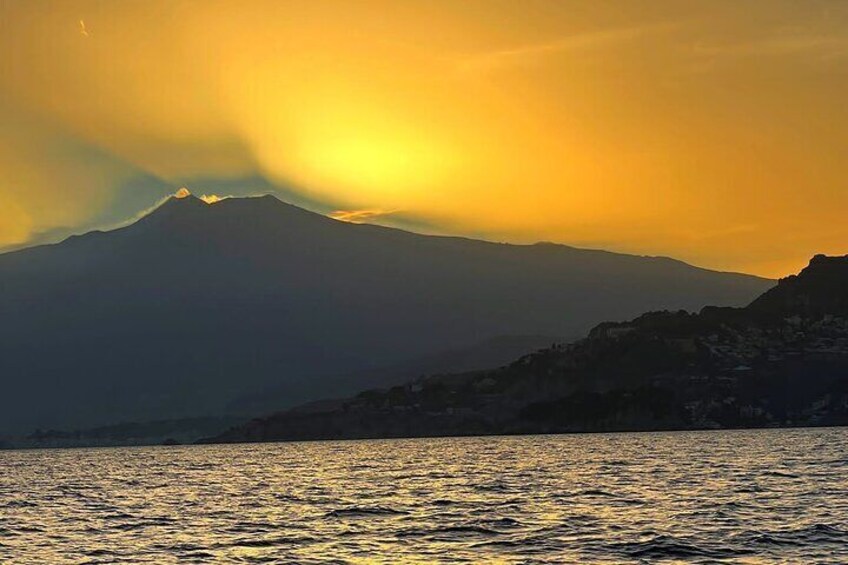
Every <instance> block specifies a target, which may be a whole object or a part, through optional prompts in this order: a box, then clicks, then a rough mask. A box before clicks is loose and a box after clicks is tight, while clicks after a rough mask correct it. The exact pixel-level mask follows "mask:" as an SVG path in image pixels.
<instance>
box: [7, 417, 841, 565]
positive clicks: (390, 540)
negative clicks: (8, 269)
mask: <svg viewBox="0 0 848 565" xmlns="http://www.w3.org/2000/svg"><path fill="white" fill-rule="evenodd" d="M846 462H848V430H845V429H821V430H782V431H781V430H762V431H724V432H689V433H655V434H596V435H572V436H526V437H504V438H462V439H456V438H442V439H419V440H374V441H353V442H304V443H288V444H265V445H231V446H196V447H195V446H182V447H169V448H155V447H154V448H126V449H124V448H116V449H80V450H54V451H48V450H46V451H11V452H0V469H2V472H0V563H3V564H4V565H5V564H12V565H31V564H32V565H36V564H38V565H41V564H44V563H49V564H58V565H63V564H66V563H67V564H71V563H73V564H78V563H90V564H92V565H93V564H103V563H133V564H135V563H148V564H159V563H177V562H180V563H182V562H184V563H256V564H259V563H303V564H307V565H308V564H318V563H321V564H326V563H340V564H341V563H352V564H357V563H398V562H403V563H434V562H438V563H484V562H497V563H504V564H518V563H522V564H542V563H561V564H578V563H599V564H607V565H610V564H613V563H615V564H620V563H625V564H628V563H630V564H643V563H692V564H699V565H700V564H703V565H706V564H716V563H740V564H754V563H756V564H757V565H763V564H775V565H776V564H779V563H809V564H817V563H820V564H825V563H828V564H830V563H848V475H846V473H845V467H846Z"/></svg>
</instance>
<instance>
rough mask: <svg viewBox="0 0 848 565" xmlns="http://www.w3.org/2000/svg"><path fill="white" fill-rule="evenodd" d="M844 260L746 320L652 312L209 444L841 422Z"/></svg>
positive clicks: (769, 298) (845, 400)
mask: <svg viewBox="0 0 848 565" xmlns="http://www.w3.org/2000/svg"><path fill="white" fill-rule="evenodd" d="M846 301H848V256H846V257H823V256H818V257H816V258H814V259H813V261H811V263H810V266H809V267H807V268H806V269H804V270H803V271H802V272H801V273H800V275H798V276H796V277H790V278H787V279H783V280H782V281H781V282H780V284H779V285H778V287H777V288H775V289H772V290H770V291H768V292H766V293H765V294H763V295H762V296H761V297H760V298H758V299H757V300H756V301H754V302H753V303H752V304H751V305H749V306H748V307H746V308H742V309H732V308H717V307H707V308H704V309H703V310H702V312H701V313H699V314H690V313H688V312H652V313H648V314H644V315H642V316H640V317H638V318H636V319H634V320H632V321H629V322H623V323H604V324H600V325H599V326H597V327H596V328H594V329H593V330H592V332H591V333H590V334H589V336H588V337H587V338H586V339H583V340H580V341H577V342H575V343H573V344H569V345H563V346H555V347H552V348H549V349H546V350H542V351H539V352H537V353H534V354H531V355H527V356H524V357H522V358H521V359H519V360H517V361H515V362H514V363H512V364H511V365H508V366H506V367H503V368H501V369H497V370H490V371H476V372H470V373H460V374H455V375H442V376H437V377H430V378H422V379H418V380H415V381H412V382H409V383H407V384H405V385H402V386H396V387H392V388H390V389H388V390H372V391H366V392H363V393H361V394H359V395H357V396H355V397H352V398H347V399H342V400H337V401H335V402H325V403H322V404H316V405H312V406H306V407H303V408H300V409H295V410H291V411H288V412H282V413H278V414H275V415H272V416H270V417H267V418H260V419H256V420H253V421H251V422H249V423H247V424H245V425H243V426H239V427H236V428H233V429H231V430H229V431H228V432H226V433H224V434H222V435H220V436H218V437H216V438H213V439H211V440H209V441H216V442H234V441H237V442H242V441H270V440H291V439H333V438H370V437H398V436H428V435H470V434H497V433H546V432H567V431H622V430H657V429H690V428H695V429H698V428H729V427H765V426H804V425H847V424H848V316H846V313H845V311H844V310H842V308H844V305H845V304H846Z"/></svg>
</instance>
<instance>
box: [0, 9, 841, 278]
mask: <svg viewBox="0 0 848 565" xmlns="http://www.w3.org/2000/svg"><path fill="white" fill-rule="evenodd" d="M846 99H848V3H842V2H836V1H829V0H827V1H816V0H808V1H805V2H797V1H794V0H793V1H788V0H786V1H784V0H762V1H748V2H745V1H740V0H734V1H727V2H724V1H720V0H708V1H704V2H683V1H673V2H672V1H668V2H666V1H662V0H658V1H655V2H648V3H646V2H626V1H618V2H590V1H581V2H569V1H563V0H558V1H550V2H548V1H532V0H522V1H521V2H516V1H514V0H509V1H499V0H487V1H474V0H445V1H442V2H440V1H436V0H407V1H401V0H386V1H380V0H376V1H368V0H357V1H355V2H350V1H344V2H341V1H340V2H336V1H324V0H308V1H303V2H284V1H267V2H266V1H248V0H240V1H238V2H235V1H215V0H203V1H196V2H195V1H179V0H169V1H166V2H158V1H155V0H153V1H151V0H145V1H138V2H136V1H129V0H127V1H122V2H86V1H76V2H62V1H59V0H53V1H41V0H28V1H2V0H0V246H9V245H14V244H21V243H26V242H33V241H38V239H39V237H42V236H43V235H44V234H45V233H50V232H51V230H53V231H55V230H62V229H65V228H70V229H72V230H73V229H75V230H78V231H79V230H83V229H87V228H89V227H92V226H93V225H94V224H96V223H97V222H100V221H103V218H111V219H116V218H118V217H120V216H122V215H123V216H126V217H131V216H132V215H133V214H136V213H138V212H141V211H142V210H143V209H145V208H147V207H149V205H150V204H151V203H153V202H155V201H156V200H157V199H158V198H160V197H161V196H162V195H163V190H169V191H172V190H173V188H174V187H179V186H182V185H183V184H186V185H187V186H189V188H191V189H192V190H193V191H195V192H196V193H198V194H200V193H204V192H210V190H211V188H210V186H212V187H214V186H220V184H221V183H222V182H223V183H227V182H229V184H228V185H227V186H230V187H238V186H240V185H239V182H238V180H239V179H262V182H263V183H266V185H267V186H268V187H271V189H277V188H278V189H279V190H280V191H281V194H282V195H283V196H284V197H285V196H286V195H292V194H294V195H296V196H297V197H299V198H302V199H303V201H307V202H312V203H317V204H316V206H314V208H317V209H320V210H322V211H333V210H336V211H337V212H336V213H335V216H336V217H339V218H343V219H353V220H357V221H360V220H364V221H373V222H388V223H392V222H394V223H396V224H397V223H400V224H402V223H403V221H408V222H412V223H416V222H417V223H418V224H419V225H426V226H428V228H429V231H433V232H438V233H451V234H465V235H471V236H475V237H485V238H490V239H495V240H502V241H515V242H534V241H539V240H545V241H556V242H561V243H567V244H572V245H578V246H584V247H600V248H606V249H610V250H615V251H624V252H632V253H640V254H652V255H655V254H661V255H670V256H674V257H677V258H680V259H684V260H687V261H689V262H692V263H695V264H698V265H702V266H707V267H712V268H718V269H727V270H739V271H746V272H752V273H757V274H762V275H768V276H779V275H784V274H787V273H790V272H793V271H796V270H797V269H798V268H800V267H801V266H803V265H804V264H805V263H806V261H807V260H808V258H809V257H810V256H811V255H812V254H814V253H819V252H823V253H831V254H835V253H840V254H844V253H848V222H846V221H845V216H846V214H848V180H846V173H848V167H846V163H848V159H846V155H847V154H848V104H846ZM227 179H229V180H227ZM216 183H217V184H216ZM263 186H265V185H263ZM248 192H250V187H248V186H244V187H242V188H241V189H238V190H236V189H234V190H233V191H230V193H233V194H235V193H248ZM128 202H132V203H133V205H132V206H130V205H129V204H127V203H128ZM143 203H146V204H143ZM133 206H135V209H132V208H133ZM124 219H126V218H124Z"/></svg>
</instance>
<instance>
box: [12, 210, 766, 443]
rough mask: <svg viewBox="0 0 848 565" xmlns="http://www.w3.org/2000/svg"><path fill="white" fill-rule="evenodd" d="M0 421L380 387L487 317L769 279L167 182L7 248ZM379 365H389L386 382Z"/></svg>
mask: <svg viewBox="0 0 848 565" xmlns="http://www.w3.org/2000/svg"><path fill="white" fill-rule="evenodd" d="M0 285H1V286H2V288H0V375H2V386H3V391H4V394H3V395H0V432H18V433H29V432H31V431H32V430H33V429H35V428H44V429H48V428H56V429H77V428H81V427H95V426H101V425H107V424H112V423H115V422H127V421H135V422H144V421H153V420H171V419H180V418H196V417H205V416H220V415H223V414H227V413H229V412H228V411H229V410H230V409H231V408H232V406H233V403H234V402H235V401H236V400H237V399H239V398H244V397H247V396H250V395H256V394H260V395H261V394H264V393H265V392H266V391H274V394H275V395H276V398H279V399H281V402H282V404H280V405H279V406H280V407H281V408H284V407H286V406H293V405H296V404H299V403H302V402H306V401H309V400H314V399H317V398H325V397H328V396H344V395H347V394H352V393H354V392H355V391H357V390H361V389H362V388H368V387H373V386H376V384H375V383H374V382H373V381H370V380H368V379H367V378H363V379H359V378H358V377H357V378H352V379H350V380H344V379H339V378H338V376H339V375H369V374H372V373H371V372H372V371H373V370H375V369H378V368H379V367H387V366H392V365H397V364H403V363H406V362H407V361H408V360H411V359H420V358H426V357H428V356H433V355H439V354H441V353H442V352H446V351H451V350H457V349H464V348H468V347H472V346H474V345H475V344H478V343H481V342H484V341H486V340H488V339H491V338H493V337H495V336H510V335H512V336H515V335H543V336H559V337H567V336H574V335H581V334H584V333H585V332H586V331H587V330H588V329H589V328H591V327H592V326H593V325H595V324H596V323H598V322H600V321H602V320H606V319H612V320H620V319H626V318H629V317H632V316H634V315H636V314H638V313H639V312H643V311H645V310H652V309H658V308H668V309H680V308H684V309H689V310H692V309H699V308H701V307H702V306H704V305H706V304H721V305H741V304H745V303H747V302H749V301H750V300H751V299H752V298H753V297H755V296H757V295H758V294H759V293H760V292H762V291H763V290H765V289H766V288H768V287H770V286H772V285H773V282H772V281H768V280H764V279H759V278H756V277H751V276H745V275H736V274H728V273H718V272H712V271H708V270H704V269H699V268H696V267H692V266H690V265H686V264H684V263H681V262H679V261H675V260H672V259H665V258H653V257H637V256H629V255H619V254H614V253H607V252H603V251H591V250H582V249H575V248H571V247H566V246H560V245H551V244H540V245H524V246H522V245H506V244H498V243H490V242H485V241H475V240H470V239H462V238H454V237H433V236H424V235H418V234H414V233H409V232H405V231H400V230H395V229H389V228H384V227H378V226H371V225H354V224H350V223H344V222H340V221H336V220H332V219H330V218H327V217H324V216H321V215H318V214H314V213H311V212H308V211H306V210H303V209H300V208H297V207H294V206H291V205H288V204H285V203H283V202H281V201H279V200H277V199H276V198H274V197H271V196H266V197H259V198H233V199H226V200H223V201H221V202H218V203H216V204H213V205H209V204H206V203H204V202H203V201H201V200H199V199H196V198H194V197H188V198H182V199H176V198H172V199H170V200H169V201H167V202H165V203H164V204H163V205H162V206H160V207H159V208H157V209H156V210H154V211H153V212H152V213H150V214H148V215H147V216H145V217H143V218H141V219H139V220H138V221H136V222H135V223H133V224H131V225H129V226H127V227H124V228H121V229H117V230H113V231H109V232H93V233H88V234H85V235H82V236H78V237H72V238H70V239H68V240H66V241H64V242H62V243H60V244H56V245H48V246H41V247H36V248H31V249H26V250H21V251H16V252H12V253H7V254H4V255H0ZM382 382H386V381H382Z"/></svg>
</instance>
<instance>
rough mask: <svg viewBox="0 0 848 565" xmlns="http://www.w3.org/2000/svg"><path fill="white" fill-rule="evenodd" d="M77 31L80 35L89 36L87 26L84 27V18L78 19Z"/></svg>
mask: <svg viewBox="0 0 848 565" xmlns="http://www.w3.org/2000/svg"><path fill="white" fill-rule="evenodd" d="M79 32H80V35H84V36H85V37H89V36H90V34H89V33H88V28H86V27H85V20H80V21H79Z"/></svg>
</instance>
